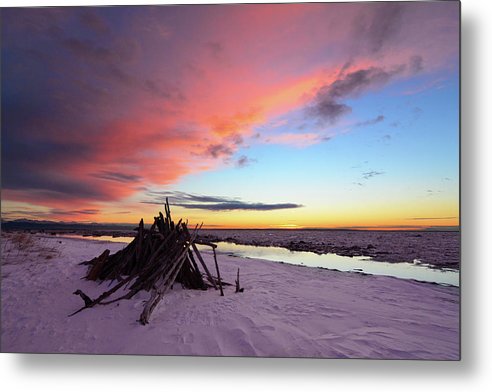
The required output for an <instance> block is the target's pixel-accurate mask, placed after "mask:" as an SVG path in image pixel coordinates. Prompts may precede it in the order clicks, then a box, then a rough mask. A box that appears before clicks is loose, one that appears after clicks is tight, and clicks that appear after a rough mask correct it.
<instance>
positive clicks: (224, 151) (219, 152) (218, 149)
mask: <svg viewBox="0 0 492 392" xmlns="http://www.w3.org/2000/svg"><path fill="white" fill-rule="evenodd" d="M232 154H234V151H233V149H232V148H231V147H229V146H228V145H227V144H225V143H216V144H210V145H208V146H207V148H206V149H205V151H204V152H203V155H206V156H211V157H212V158H220V157H230V156H231V155H232Z"/></svg>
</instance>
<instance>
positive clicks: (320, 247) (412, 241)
mask: <svg viewBox="0 0 492 392" xmlns="http://www.w3.org/2000/svg"><path fill="white" fill-rule="evenodd" d="M5 232H7V233H8V232H29V233H31V234H35V233H43V234H46V235H62V234H74V235H82V236H84V237H102V236H111V237H113V238H117V237H126V238H129V237H134V236H135V232H134V231H133V230H128V231H120V230H27V231H26V230H9V231H5ZM270 232H273V233H276V232H280V233H281V235H280V236H278V235H273V236H271V235H269V234H271V233H270ZM299 232H301V233H303V234H304V237H303V239H298V238H294V236H292V234H297V233H299ZM340 233H342V234H344V236H346V235H347V233H350V236H351V237H352V238H350V239H349V241H350V243H349V244H346V242H347V240H346V238H344V236H337V234H340ZM289 234H291V235H289ZM459 235H460V234H459V232H450V231H421V232H418V231H357V230H354V231H350V230H314V229H313V230H311V229H310V230H304V229H302V230H296V229H289V230H286V229H272V230H264V229H241V230H232V229H226V230H224V229H202V230H201V233H200V234H199V235H198V238H199V239H202V240H205V241H208V242H228V243H232V244H236V245H251V246H266V247H280V248H284V249H287V250H290V251H295V252H311V253H314V254H317V255H323V254H336V255H339V256H347V257H370V258H371V259H372V260H373V261H375V262H387V263H395V264H397V263H405V262H406V263H413V262H414V261H415V260H418V261H419V262H421V263H424V264H428V265H429V267H430V268H435V269H438V270H442V269H451V270H456V271H460V253H459ZM272 237H273V238H272ZM340 237H341V238H340ZM436 238H437V239H438V241H437V244H435V243H434V242H436V240H435V239H436ZM304 239H306V240H304ZM395 239H396V240H398V244H397V245H396V246H393V244H392V241H393V242H396V240H395ZM391 240H392V241H391ZM449 248H452V250H450V249H449ZM402 249H404V250H402ZM443 255H444V256H443Z"/></svg>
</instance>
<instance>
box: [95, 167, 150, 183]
mask: <svg viewBox="0 0 492 392" xmlns="http://www.w3.org/2000/svg"><path fill="white" fill-rule="evenodd" d="M93 176H94V177H96V178H101V179H103V180H110V181H117V182H138V181H140V180H141V177H140V176H137V175H133V174H125V173H119V172H112V171H107V170H102V171H100V172H98V173H95V174H93Z"/></svg>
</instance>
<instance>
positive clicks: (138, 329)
mask: <svg viewBox="0 0 492 392" xmlns="http://www.w3.org/2000/svg"><path fill="white" fill-rule="evenodd" d="M125 245H126V244H120V243H104V242H100V241H90V240H75V239H66V238H56V237H43V236H38V235H36V236H34V235H26V234H18V233H16V234H12V233H10V234H5V233H4V234H2V243H1V249H2V266H1V274H2V285H1V316H2V317H1V328H2V331H1V350H2V351H3V352H38V353H41V352H42V353H94V354H96V353H101V354H102V353H104V354H156V355H208V356H218V355H225V356H262V357H318V358H388V359H389V358H408V359H420V358H421V359H459V289H458V288H455V287H443V286H438V285H433V284H426V283H419V282H414V281H407V280H400V279H396V278H390V277H383V276H369V275H360V274H357V273H346V272H338V271H328V270H323V269H317V268H309V267H302V266H295V265H288V264H279V263H273V262H266V261H261V260H251V259H243V258H237V257H230V256H225V255H220V254H219V263H220V268H221V275H222V277H223V279H224V280H226V281H228V282H231V283H234V279H235V277H236V273H237V268H238V267H240V271H241V274H240V279H241V286H242V287H244V289H245V291H244V293H238V294H235V293H234V287H233V286H228V287H226V288H225V296H224V297H220V296H219V293H218V292H217V291H215V290H213V289H211V290H208V291H205V292H204V291H193V290H183V289H182V288H181V287H179V285H175V286H174V289H173V290H172V291H170V292H169V293H168V294H166V296H165V297H164V299H163V300H162V302H161V303H160V304H159V307H158V308H157V309H156V311H155V312H154V314H153V317H152V319H151V321H150V324H149V325H147V326H142V325H140V324H139V323H138V321H137V319H138V315H139V314H140V312H141V310H142V307H143V305H144V303H145V300H146V299H147V293H141V294H139V295H137V296H136V297H134V298H133V299H131V300H127V301H120V302H118V303H114V304H112V305H107V306H98V307H97V306H96V307H95V308H92V309H87V310H84V311H82V312H81V313H78V314H77V315H75V316H73V317H67V315H68V314H69V313H71V312H73V311H74V310H76V309H78V308H79V307H80V306H82V301H81V299H80V298H79V297H78V296H75V295H72V293H73V292H74V291H75V290H76V289H81V290H83V291H84V292H85V293H87V294H88V295H90V296H92V297H96V296H97V295H98V294H100V293H101V292H102V291H105V290H106V289H107V288H108V283H107V282H103V283H102V284H98V283H95V282H90V281H85V280H83V279H80V278H81V277H82V276H84V274H85V273H86V267H84V266H80V265H78V263H79V262H81V261H85V260H88V259H91V258H93V257H94V256H96V255H99V254H100V253H101V252H102V251H103V250H104V249H110V250H111V252H112V253H113V252H115V251H117V250H118V249H121V248H122V247H124V246H125ZM203 254H204V257H205V259H206V262H207V263H208V264H209V266H210V268H213V258H212V256H211V254H208V253H206V252H204V253H203Z"/></svg>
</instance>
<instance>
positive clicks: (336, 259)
mask: <svg viewBox="0 0 492 392" xmlns="http://www.w3.org/2000/svg"><path fill="white" fill-rule="evenodd" d="M217 245H218V247H217V250H218V251H219V252H223V253H226V254H230V255H234V256H239V257H247V258H254V259H263V260H270V261H277V262H284V263H289V264H296V265H305V266H308V267H321V268H328V269H336V270H339V271H354V272H363V273H367V274H371V275H386V276H394V277H396V278H401V279H415V280H420V281H424V282H432V283H439V284H446V285H451V286H459V272H458V271H456V270H450V269H433V268H429V267H427V266H426V265H424V264H420V263H419V262H416V263H415V264H412V263H387V262H382V261H373V260H372V259H371V258H367V257H348V256H339V255H336V254H323V255H318V254H315V253H312V252H297V251H290V250H288V249H285V248H279V247H266V246H252V245H236V244H231V243H228V242H219V243H217Z"/></svg>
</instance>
